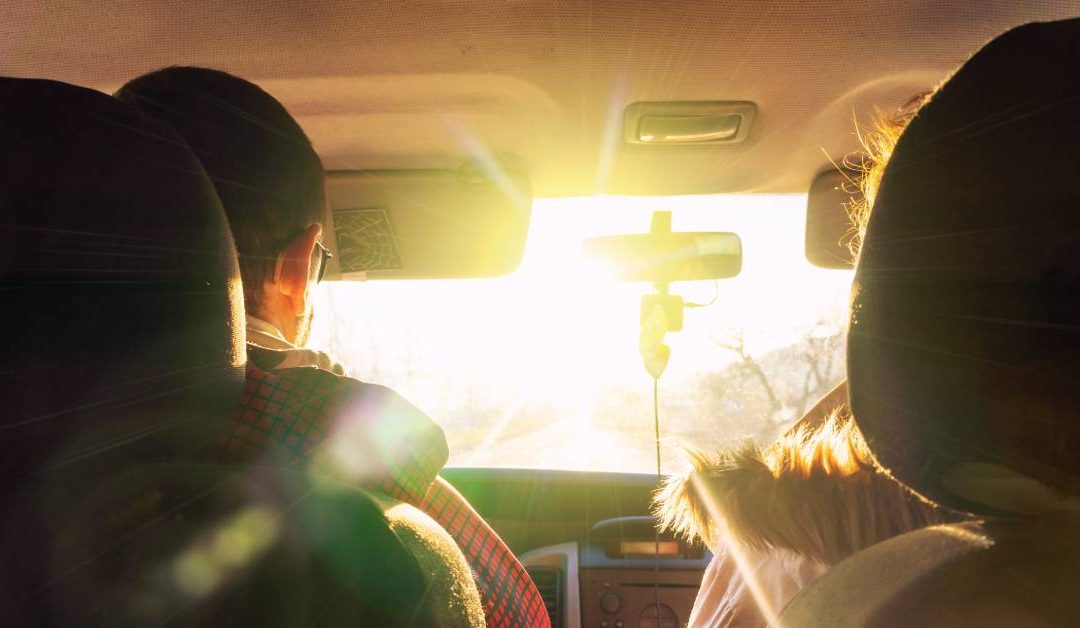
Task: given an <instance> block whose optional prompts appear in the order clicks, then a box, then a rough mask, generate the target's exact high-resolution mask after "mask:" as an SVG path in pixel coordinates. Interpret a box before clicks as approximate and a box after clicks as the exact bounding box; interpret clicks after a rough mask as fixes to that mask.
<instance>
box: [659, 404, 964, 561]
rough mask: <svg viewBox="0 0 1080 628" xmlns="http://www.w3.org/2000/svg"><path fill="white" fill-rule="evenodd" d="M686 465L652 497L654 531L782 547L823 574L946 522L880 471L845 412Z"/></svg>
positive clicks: (936, 510)
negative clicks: (688, 468)
mask: <svg viewBox="0 0 1080 628" xmlns="http://www.w3.org/2000/svg"><path fill="white" fill-rule="evenodd" d="M691 461H692V463H693V471H692V472H691V473H689V474H687V475H683V476H679V477H674V478H672V479H670V480H668V481H667V482H666V484H665V485H664V487H663V488H662V489H661V490H660V491H659V492H658V494H657V496H656V499H655V503H654V506H655V513H656V515H657V517H658V518H659V520H660V525H661V529H664V530H673V531H675V532H676V533H678V534H681V535H683V536H686V537H688V538H691V539H693V538H697V537H701V538H702V539H704V540H705V541H706V542H707V543H709V544H713V543H715V542H717V541H718V540H721V539H722V540H725V541H735V542H738V543H740V544H742V545H743V546H745V547H748V548H750V549H753V550H768V549H772V548H782V549H787V550H791V551H794V552H796V553H798V554H802V555H805V556H808V557H810V558H813V559H815V560H817V561H819V562H822V563H824V564H827V565H831V564H834V563H836V562H838V561H840V560H842V559H844V558H846V557H847V556H849V555H851V554H854V553H855V552H858V551H860V550H862V549H864V548H866V547H869V546H870V545H873V544H875V543H877V542H879V541H883V540H885V539H888V538H890V537H893V536H896V535H898V534H901V533H903V532H908V531H911V530H915V529H917V528H921V527H924V526H927V525H932V524H935V523H940V522H942V521H943V520H944V517H943V513H942V511H941V510H940V509H939V508H938V507H936V506H935V505H933V504H931V503H930V502H927V501H925V500H923V499H921V498H920V497H918V496H916V495H915V494H914V493H912V492H911V491H909V490H908V489H906V488H905V487H904V486H902V485H900V484H899V483H898V482H896V481H895V480H893V479H892V478H890V477H888V476H887V475H886V474H885V473H884V472H883V471H882V470H881V469H879V467H878V466H877V464H876V462H875V461H874V458H873V455H872V454H871V452H870V448H869V447H868V446H867V444H866V441H865V440H864V439H863V437H862V434H861V433H860V432H859V431H858V428H857V427H856V426H855V423H854V421H852V420H851V417H850V414H848V413H847V412H846V411H845V410H844V409H843V408H840V409H837V410H835V411H833V412H832V413H830V414H829V415H828V416H827V417H826V419H825V420H824V421H823V422H822V423H820V424H818V425H816V426H811V425H804V426H800V427H798V428H796V429H794V430H792V431H791V432H789V433H787V434H785V435H784V436H783V437H781V438H780V440H779V441H777V442H776V443H774V444H772V445H770V446H768V447H766V448H764V449H761V448H759V447H757V446H756V445H754V444H752V443H748V444H746V445H744V446H742V447H739V448H736V449H732V450H726V451H721V452H719V453H718V454H715V455H711V456H710V455H706V454H704V453H701V452H695V453H691ZM702 492H707V495H702ZM710 508H711V509H713V510H718V511H719V512H718V513H716V514H717V515H719V516H721V517H722V519H723V520H722V521H717V520H716V519H714V518H713V516H712V513H711V512H710Z"/></svg>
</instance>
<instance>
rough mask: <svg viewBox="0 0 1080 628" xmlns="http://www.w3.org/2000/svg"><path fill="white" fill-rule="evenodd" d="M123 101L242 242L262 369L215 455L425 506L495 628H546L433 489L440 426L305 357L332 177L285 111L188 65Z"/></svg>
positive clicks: (255, 91)
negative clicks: (296, 469) (176, 151)
mask: <svg viewBox="0 0 1080 628" xmlns="http://www.w3.org/2000/svg"><path fill="white" fill-rule="evenodd" d="M116 96H117V98H119V99H120V100H122V101H124V102H127V103H128V104H131V105H133V106H135V107H136V108H138V109H141V110H142V111H144V112H145V113H148V114H151V115H154V116H156V117H158V118H161V119H164V120H166V121H167V122H169V123H170V124H171V125H172V126H173V127H174V128H175V129H176V130H177V131H178V132H179V134H180V135H181V136H182V137H183V139H184V140H185V141H186V142H187V143H188V144H189V145H190V146H191V148H192V150H193V151H194V153H195V155H196V156H197V157H198V158H199V159H200V161H201V162H202V165H203V167H204V168H205V169H206V171H207V173H208V174H209V175H210V178H211V179H212V180H213V182H214V186H215V188H216V189H217V192H218V196H219V197H220V199H221V202H222V205H223V206H224V208H225V213H226V215H227V217H228V220H229V224H230V227H231V228H232V231H233V235H234V238H235V240H236V249H237V253H238V257H239V262H240V275H241V279H242V281H243V286H244V305H245V307H246V310H247V313H248V315H247V325H246V327H247V342H248V355H249V358H250V361H251V362H252V363H253V364H254V365H255V366H256V367H257V368H249V370H248V374H247V386H246V391H245V392H246V394H245V398H244V400H243V402H242V404H241V408H240V411H239V412H238V413H237V415H236V417H235V418H234V419H233V421H232V423H231V424H230V425H228V426H227V427H226V429H225V430H224V431H223V433H222V434H221V435H220V436H219V438H218V440H217V442H216V444H215V447H214V448H213V449H212V450H211V451H210V452H208V454H207V455H208V457H210V458H213V459H221V458H224V459H226V460H228V461H230V462H236V461H247V462H258V461H261V460H266V459H268V458H269V459H270V460H272V461H274V462H277V463H281V462H284V463H288V464H299V465H302V466H303V467H306V468H309V469H313V470H316V471H319V472H327V473H330V474H333V475H336V476H339V477H340V476H344V477H345V479H347V480H349V481H351V482H353V483H355V484H358V485H360V486H362V487H364V488H374V489H382V490H383V491H384V492H386V493H388V494H390V495H391V496H392V497H395V498H397V499H400V500H402V501H406V502H410V503H413V504H415V505H418V506H419V507H420V508H421V509H422V510H424V511H425V512H426V513H427V514H428V515H430V516H431V517H432V518H433V519H435V520H436V521H438V522H439V523H440V524H441V525H442V526H443V527H444V528H446V530H447V532H449V533H450V535H451V536H452V537H454V539H455V541H456V542H457V543H458V545H459V547H460V548H461V549H462V551H463V552H464V554H465V556H466V558H467V559H468V561H469V563H470V566H471V567H472V569H473V573H474V577H475V579H476V581H477V582H476V584H477V587H478V588H479V589H480V592H481V596H482V601H483V604H484V611H485V614H486V619H487V624H488V625H489V626H493V625H499V626H513V625H530V626H544V625H549V620H548V617H547V613H546V610H545V607H544V604H543V599H542V598H541V597H540V594H539V592H538V591H537V590H536V586H535V585H534V584H533V582H532V580H531V578H530V577H529V576H528V574H527V573H526V572H525V570H524V568H523V567H522V566H521V564H520V563H519V562H518V561H517V559H516V558H515V557H514V555H513V553H511V552H510V550H509V548H507V547H506V545H505V544H504V543H503V541H502V539H500V538H499V536H498V535H497V534H496V533H495V532H494V530H492V529H491V528H490V527H489V526H488V525H487V523H486V522H484V520H483V519H482V518H481V517H480V516H479V515H478V514H477V513H476V511H475V510H473V509H472V507H471V506H470V505H469V503H468V502H467V501H466V500H465V499H464V497H462V496H461V495H460V494H459V493H457V491H455V490H454V489H453V487H451V486H450V485H449V484H448V483H446V482H445V481H444V480H442V478H439V477H437V474H438V472H439V470H440V469H441V468H442V467H443V465H444V464H445V463H446V460H447V458H448V450H447V445H446V439H445V436H444V434H443V432H442V430H441V428H439V427H438V426H437V425H436V424H435V423H434V422H432V421H431V419H429V418H428V417H427V416H426V415H425V414H424V413H423V412H421V411H420V410H418V409H417V408H416V407H414V406H413V405H412V404H410V403H409V402H408V401H406V400H405V399H404V398H402V397H401V396H400V395H398V394H397V393H395V392H394V391H392V390H390V389H388V388H384V387H381V386H374V385H370V384H364V383H361V382H359V381H357V380H355V379H352V378H349V377H345V376H344V372H345V371H344V368H342V366H341V365H340V364H338V363H337V362H335V361H334V360H333V359H332V358H330V356H329V355H327V354H326V353H323V352H320V351H313V350H310V349H306V348H305V347H304V345H305V343H306V342H307V338H308V332H309V330H310V327H311V320H312V317H313V314H314V312H313V309H312V303H311V289H312V287H313V286H314V285H315V284H317V283H318V282H319V281H320V280H321V279H322V276H323V273H324V272H325V270H326V264H327V262H328V260H329V258H330V255H329V252H328V251H327V250H326V248H325V247H324V246H323V245H322V243H321V241H320V240H321V237H322V226H321V224H320V223H319V221H320V220H321V219H322V216H323V213H324V211H325V203H326V199H325V174H324V171H323V167H322V163H321V161H320V159H319V156H318V155H317V154H316V152H315V150H314V148H313V147H312V145H311V142H310V140H309V139H308V138H307V136H306V135H305V134H304V132H303V130H302V129H301V128H300V126H299V125H298V124H297V123H296V121H295V120H294V119H293V118H292V116H290V115H289V113H288V112H287V111H286V110H285V108H284V106H283V105H282V104H281V103H280V102H278V101H277V100H276V99H275V98H274V97H273V96H271V95H270V94H268V93H266V92H265V91H263V90H262V89H261V88H259V87H258V86H257V85H255V84H253V83H251V82H249V81H245V80H243V79H241V78H238V77H236V76H232V75H230V74H227V73H225V72H221V71H217V70H210V69H205V68H194V67H170V68H165V69H162V70H158V71H155V72H151V73H148V74H145V75H143V76H140V77H138V78H136V79H134V80H132V81H130V82H128V83H127V84H126V85H124V86H123V87H122V88H121V89H120V90H119V92H117V94H116ZM331 436H333V437H332V438H331Z"/></svg>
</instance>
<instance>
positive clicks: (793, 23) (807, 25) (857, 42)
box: [0, 0, 1080, 196]
mask: <svg viewBox="0 0 1080 628" xmlns="http://www.w3.org/2000/svg"><path fill="white" fill-rule="evenodd" d="M1078 14H1080V1H1070V2H1037V1H1032V2H1016V1H1015V0H994V1H985V2H970V1H948V2H909V3H897V2H892V1H889V0H859V1H849V2H823V1H807V0H780V1H777V2H761V1H759V0H736V1H733V2H717V1H709V0H706V1H694V2H661V1H655V0H653V1H650V0H634V1H630V2H618V3H616V2H596V1H575V0H567V1H563V2H559V1H553V0H542V1H518V2H513V1H506V0H483V1H458V0H443V1H437V2H393V1H390V2H353V3H344V2H343V3H338V4H330V3H323V2H317V1H315V0H306V1H292V2H290V1H285V0H275V1H270V2H265V1H263V0H243V1H234V2H228V3H220V2H210V1H206V0H194V1H184V2H179V1H172V2H142V3H121V2H114V1H111V0H109V1H101V0H78V1H76V2H62V3H47V2H27V1H24V0H16V1H15V2H13V3H5V5H4V6H3V7H0V51H2V52H0V59H2V61H0V71H2V72H3V73H4V74H8V75H16V76H35V77H44V78H54V79H59V80H64V81H70V82H73V83H77V84H82V85H87V86H91V87H95V88H99V89H103V90H113V89H115V88H116V87H118V86H119V85H120V84H122V83H123V82H124V81H125V80H127V79H129V78H132V77H134V76H136V75H138V74H140V73H142V72H145V71H147V70H151V69H154V68H158V67H161V66H165V65H174V64H191V65H205V66H211V67H216V68H220V69H224V70H228V71H230V72H234V73H237V74H239V75H241V76H244V77H246V78H249V79H251V80H254V81H256V82H258V83H260V84H261V85H262V86H263V87H264V88H266V89H267V90H269V91H270V92H271V93H273V94H275V95H276V96H278V97H279V98H280V99H281V100H282V101H283V102H284V103H285V104H286V106H287V107H288V108H289V109H290V110H291V111H293V112H294V114H296V115H297V117H298V118H299V120H300V122H301V124H302V125H303V126H304V128H305V129H307V131H308V133H309V134H310V135H311V137H312V139H313V140H314V142H315V145H316V147H317V148H318V150H319V152H320V154H321V155H322V156H323V158H324V160H325V162H326V165H327V167H328V168H330V169H382V168H444V167H454V166H457V165H458V164H460V163H461V162H462V160H463V159H465V158H466V157H469V156H472V157H481V158H483V157H485V156H490V155H509V156H514V157H516V158H519V159H521V160H523V161H524V163H525V165H526V167H527V168H528V170H529V172H530V175H531V178H532V182H533V190H534V193H535V194H536V195H537V196H561V195H574V194H591V193H594V192H607V193H619V194H687V193H721V192H757V193H760V192H805V191H806V190H807V189H808V187H809V185H810V182H811V180H812V178H813V177H814V175H815V174H817V173H819V172H821V171H822V170H824V169H826V168H828V167H829V161H830V158H831V159H839V158H841V157H842V156H843V155H844V154H845V153H847V152H849V151H852V150H854V149H855V148H856V147H857V139H856V137H855V133H854V124H853V122H854V120H856V119H857V120H859V121H860V123H862V124H866V123H867V122H868V121H869V120H870V119H871V116H872V114H873V112H874V108H875V107H882V108H885V109H889V108H892V107H895V106H896V105H898V104H900V103H902V102H903V101H905V100H907V99H908V98H909V97H910V96H912V95H914V94H916V93H919V92H921V91H924V90H926V89H929V88H931V87H932V86H934V85H935V84H937V83H939V82H940V81H941V80H942V79H943V78H945V76H946V75H947V73H948V72H949V71H950V69H952V68H953V67H955V66H956V65H957V64H959V63H960V62H962V61H963V60H964V59H965V58H966V57H967V56H968V55H969V54H970V53H972V52H973V51H974V50H975V49H976V48H978V47H979V46H980V45H981V44H982V43H983V42H985V41H986V40H987V39H989V38H990V37H992V36H994V35H996V34H998V33H1000V32H1002V31H1004V30H1006V29H1008V28H1010V27H1012V26H1015V25H1018V24H1022V23H1025V22H1029V21H1035V20H1046V19H1057V18H1064V17H1071V16H1074V15H1078ZM1049 62H1052V60H1050V61H1049ZM642 100H653V101H655V100H751V101H754V102H756V103H757V105H758V107H759V110H758V116H757V119H756V120H755V123H754V128H753V129H752V131H751V135H750V138H749V139H748V140H747V141H746V142H745V143H742V144H738V145H731V146H682V147H658V146H640V145H638V146H635V145H627V144H624V143H623V142H622V140H621V137H622V129H621V125H622V111H623V108H624V107H625V106H626V105H627V104H628V103H630V102H634V101H642Z"/></svg>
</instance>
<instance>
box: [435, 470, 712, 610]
mask: <svg viewBox="0 0 1080 628" xmlns="http://www.w3.org/2000/svg"><path fill="white" fill-rule="evenodd" d="M443 475H444V477H446V479H447V480H448V481H450V482H451V483H452V484H454V485H455V486H456V487H457V488H458V490H459V491H461V492H462V494H464V495H465V497H466V498H467V499H469V501H470V502H471V503H472V504H473V506H474V507H475V508H476V509H477V510H478V511H479V512H480V514H481V515H482V516H484V518H485V519H486V520H487V521H488V523H490V524H491V525H492V527H494V528H495V530H496V531H497V532H498V533H499V534H500V535H501V536H502V537H503V539H504V540H505V541H506V542H507V544H508V545H510V547H511V549H512V550H514V552H515V553H516V554H517V555H518V557H519V559H520V560H521V562H522V564H523V565H524V566H525V568H526V569H527V570H528V572H529V574H530V575H531V576H532V577H533V580H534V581H535V582H536V585H537V588H538V589H539V590H540V594H541V595H542V596H543V598H544V601H545V604H546V605H547V608H548V613H549V615H550V616H551V618H552V626H553V627H554V628H581V627H587V628H680V627H682V626H686V625H687V621H688V619H689V617H690V611H691V609H692V608H693V603H694V598H695V597H696V595H697V590H698V587H699V585H700V583H701V579H702V576H703V574H704V572H705V568H706V566H707V565H708V563H709V561H710V560H711V558H712V556H711V554H710V553H709V552H708V550H707V549H706V548H705V547H704V546H701V545H699V544H690V543H686V542H685V541H683V540H679V539H676V538H674V537H672V536H670V535H661V536H659V537H658V536H657V535H656V533H655V529H654V527H653V518H652V517H651V516H650V515H649V503H650V500H651V497H652V493H653V491H655V489H656V476H654V475H647V474H625V473H594V472H578V471H551V470H526V469H446V470H444V473H443Z"/></svg>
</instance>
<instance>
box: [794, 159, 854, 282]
mask: <svg viewBox="0 0 1080 628" xmlns="http://www.w3.org/2000/svg"><path fill="white" fill-rule="evenodd" d="M857 177H858V174H857V173H855V172H853V171H850V170H843V171H841V170H836V169H830V170H828V171H826V172H823V173H821V174H819V175H818V176H817V178H816V179H814V183H813V184H812V185H811V186H810V194H809V195H808V196H807V199H806V259H807V260H809V262H810V263H811V264H813V265H814V266H818V267H821V268H832V269H849V268H854V267H855V258H854V255H853V254H852V251H851V248H850V244H851V242H852V239H853V238H854V237H855V229H854V225H852V223H851V218H850V216H849V212H848V208H849V207H850V205H851V203H852V201H853V200H857V199H859V198H860V197H861V195H860V194H859V193H858V191H856V190H855V189H854V188H855V185H854V184H853V183H852V181H855V180H856V179H857Z"/></svg>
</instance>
